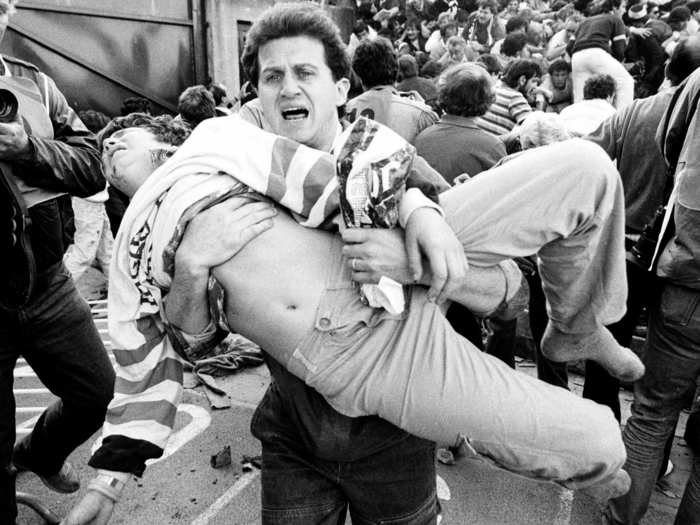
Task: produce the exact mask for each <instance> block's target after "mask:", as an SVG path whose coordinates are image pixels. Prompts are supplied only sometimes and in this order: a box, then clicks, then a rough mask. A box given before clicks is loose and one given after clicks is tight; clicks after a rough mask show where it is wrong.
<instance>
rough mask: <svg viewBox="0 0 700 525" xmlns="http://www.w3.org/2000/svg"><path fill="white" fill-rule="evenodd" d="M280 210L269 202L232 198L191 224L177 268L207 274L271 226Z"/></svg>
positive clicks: (188, 227) (177, 260) (178, 257)
mask: <svg viewBox="0 0 700 525" xmlns="http://www.w3.org/2000/svg"><path fill="white" fill-rule="evenodd" d="M276 213H277V210H275V208H274V207H273V206H272V204H270V203H268V202H252V203H251V202H249V201H248V200H246V199H241V198H231V199H228V200H226V201H224V202H222V203H220V204H217V205H216V206H212V207H211V208H209V209H207V210H204V211H203V212H201V213H200V214H198V215H197V216H196V217H195V218H194V219H192V220H191V221H190V223H189V224H188V226H187V230H186V231H185V235H184V237H183V238H182V242H181V243H180V246H179V248H178V250H177V254H176V262H175V265H176V266H178V265H179V264H186V265H188V266H189V267H190V268H195V269H200V270H202V271H203V272H206V273H208V272H209V270H210V269H211V268H214V267H216V266H219V265H220V264H223V263H225V262H226V261H228V260H229V259H230V258H231V257H233V256H234V255H236V254H237V253H238V252H239V251H240V250H241V249H242V248H243V247H244V246H245V245H246V244H248V243H249V242H250V241H251V240H253V239H254V238H255V237H257V236H258V235H260V234H261V233H263V232H264V231H266V230H269V229H270V228H271V227H272V218H273V217H274V216H275V215H276Z"/></svg>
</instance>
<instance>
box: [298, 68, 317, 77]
mask: <svg viewBox="0 0 700 525" xmlns="http://www.w3.org/2000/svg"><path fill="white" fill-rule="evenodd" d="M312 76H314V72H313V71H308V70H302V71H300V72H299V78H302V79H309V78H311V77H312Z"/></svg>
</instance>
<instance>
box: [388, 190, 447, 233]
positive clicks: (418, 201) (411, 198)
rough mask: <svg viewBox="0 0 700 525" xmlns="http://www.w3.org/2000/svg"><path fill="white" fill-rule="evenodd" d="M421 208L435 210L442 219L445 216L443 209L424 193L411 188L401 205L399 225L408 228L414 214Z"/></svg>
mask: <svg viewBox="0 0 700 525" xmlns="http://www.w3.org/2000/svg"><path fill="white" fill-rule="evenodd" d="M421 208H429V209H433V210H435V211H436V212H437V213H439V214H440V216H442V217H444V215H445V214H444V213H443V211H442V208H441V207H440V206H439V205H438V204H437V203H435V202H433V201H431V200H430V199H429V198H428V197H426V196H425V195H424V194H423V192H422V191H420V190H419V189H418V188H409V189H407V190H406V193H405V194H404V196H403V197H402V199H401V203H400V204H399V224H400V225H401V227H402V228H406V225H407V224H408V221H409V219H410V218H411V215H412V214H413V212H414V211H416V210H418V209H421Z"/></svg>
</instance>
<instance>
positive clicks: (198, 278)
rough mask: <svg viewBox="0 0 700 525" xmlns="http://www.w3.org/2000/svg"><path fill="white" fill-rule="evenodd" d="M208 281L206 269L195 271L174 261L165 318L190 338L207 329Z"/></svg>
mask: <svg viewBox="0 0 700 525" xmlns="http://www.w3.org/2000/svg"><path fill="white" fill-rule="evenodd" d="M208 281H209V269H208V268H204V269H202V268H196V267H193V266H192V265H190V264H188V263H186V262H184V261H178V260H177V259H176V262H175V275H174V276H173V281H172V283H171V286H170V292H169V293H168V297H167V299H166V301H165V315H166V316H167V318H168V322H169V323H170V324H173V325H175V326H177V327H178V328H179V329H180V330H182V331H183V332H186V333H189V334H198V333H200V332H202V331H203V330H204V329H205V328H206V327H207V325H208V324H209V320H210V316H209V307H208V304H209V303H208V300H207V283H208Z"/></svg>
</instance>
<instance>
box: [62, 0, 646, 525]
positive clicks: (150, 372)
mask: <svg viewBox="0 0 700 525" xmlns="http://www.w3.org/2000/svg"><path fill="white" fill-rule="evenodd" d="M324 27H325V28H326V30H325V31H324V30H322V28H324ZM329 28H330V29H329ZM319 35H322V36H319ZM328 35H330V36H328ZM244 63H245V64H246V66H247V68H248V70H249V72H250V73H251V78H252V79H253V80H254V82H256V83H257V85H258V93H259V97H260V102H261V105H262V108H263V113H264V115H265V118H266V120H267V121H268V123H269V126H270V128H271V130H273V131H274V132H275V133H277V134H279V135H282V136H284V137H288V139H292V140H293V141H298V142H300V143H302V144H304V145H306V146H309V148H306V147H304V146H300V145H299V144H296V143H294V142H293V141H292V140H287V139H283V138H281V137H275V136H272V135H269V134H267V133H266V132H264V131H262V130H260V129H258V128H255V127H252V126H249V125H247V124H245V123H243V122H241V121H240V119H238V118H237V117H230V118H229V117H226V118H219V119H213V120H210V121H207V122H205V123H203V124H202V125H200V126H199V127H198V128H197V130H195V132H194V133H193V135H192V137H191V138H190V139H189V140H188V141H187V142H186V143H185V144H184V145H183V146H181V147H180V149H179V150H178V152H177V153H175V155H174V156H173V157H172V158H171V159H170V160H169V161H168V162H167V163H166V164H165V165H164V166H163V167H162V168H160V169H159V170H158V171H157V172H156V173H155V174H154V175H153V176H152V177H150V178H147V176H146V177H142V180H141V182H142V181H143V180H145V183H143V186H142V187H141V188H140V189H139V191H138V192H137V193H136V194H135V195H134V197H133V200H132V204H131V206H130V208H129V210H128V211H127V214H126V216H125V223H124V225H123V226H122V230H121V232H120V235H119V236H118V242H117V245H118V249H119V250H120V252H119V254H118V256H117V257H116V258H115V263H114V265H113V272H112V274H113V275H114V276H115V278H114V280H113V282H112V283H111V285H110V332H111V334H112V337H113V340H114V342H115V348H119V350H115V355H116V356H117V361H118V363H119V365H120V367H119V370H118V373H117V376H118V380H117V385H116V387H115V388H116V390H117V392H116V393H115V399H114V401H113V403H112V405H111V406H110V413H109V414H108V417H107V423H106V424H105V430H104V436H103V442H102V446H101V447H100V448H99V449H98V450H97V452H96V453H95V455H94V456H93V458H92V460H91V465H92V466H94V467H96V468H98V469H100V475H99V477H98V478H97V479H98V480H99V481H96V482H95V483H94V484H92V485H91V488H92V489H93V490H91V491H90V492H89V493H88V495H87V496H86V498H84V500H83V501H82V502H81V503H80V504H79V505H78V507H77V508H76V509H75V512H76V513H78V514H80V513H82V514H81V515H88V514H90V512H94V514H92V516H94V515H99V516H103V517H104V521H96V523H104V522H106V519H108V515H109V512H106V511H105V509H106V508H110V505H111V504H110V503H109V502H110V501H114V500H115V499H116V498H117V497H118V489H117V488H115V487H121V486H123V483H124V481H125V480H126V479H128V477H129V474H130V473H136V474H141V473H142V472H143V468H144V465H143V463H144V461H145V460H146V459H149V458H153V457H158V456H160V455H161V454H162V452H163V448H164V447H165V444H166V442H167V439H168V436H169V434H170V432H171V429H172V428H171V427H172V421H173V418H174V413H175V410H176V406H177V403H178V402H179V399H180V395H181V385H180V380H181V376H182V363H183V361H184V360H186V359H188V358H191V357H192V355H191V354H190V355H188V354H179V353H177V352H176V351H175V350H174V349H173V346H172V345H171V344H169V342H168V339H167V338H163V337H162V333H163V329H164V325H166V326H168V325H169V326H170V332H173V333H177V332H178V330H174V328H173V327H177V328H179V331H181V332H184V333H189V334H199V335H198V336H197V337H196V338H195V339H196V341H197V342H196V343H194V344H193V345H192V348H193V349H200V348H201V347H202V346H203V345H201V344H199V342H201V341H203V340H206V339H207V338H214V337H215V335H214V332H215V330H216V328H215V327H216V325H222V324H226V325H227V326H228V327H230V328H231V329H232V330H234V331H236V332H238V333H241V334H242V335H244V336H246V337H248V338H250V339H251V340H253V341H255V342H256V343H258V344H259V345H260V346H261V347H262V348H264V349H265V350H266V351H267V352H269V353H270V354H271V355H272V356H273V357H274V358H275V359H276V360H277V361H279V362H280V363H282V364H283V365H285V366H286V367H287V368H288V369H289V370H290V371H291V372H292V373H294V374H295V375H297V376H298V377H300V378H301V379H303V380H304V381H305V382H306V383H307V384H308V385H310V386H312V387H313V388H315V389H316V390H317V391H318V392H320V393H321V394H322V395H324V397H325V398H326V399H327V400H328V401H329V403H330V404H331V405H332V406H333V407H334V408H335V409H336V410H338V411H339V412H341V413H344V414H347V415H351V416H359V415H366V414H376V415H379V416H380V417H382V418H384V419H386V420H388V421H390V422H392V423H394V424H396V425H397V426H399V427H401V428H403V429H405V430H407V431H409V432H411V433H413V434H415V435H417V436H420V437H423V438H426V439H430V440H434V441H437V442H439V443H447V444H453V443H456V442H458V441H460V439H461V436H466V438H467V439H468V442H469V444H470V445H471V446H472V447H473V449H474V450H475V451H476V452H477V453H479V454H481V455H483V456H486V457H488V458H491V459H492V460H494V461H495V462H496V463H497V464H499V465H501V466H502V467H504V468H506V469H508V470H511V471H513V472H517V473H520V474H524V475H528V476H532V477H538V478H542V479H549V480H552V481H555V482H558V483H560V484H562V485H564V486H567V487H570V488H574V489H576V488H588V489H591V492H593V493H595V490H596V489H601V491H602V494H603V495H604V496H610V495H615V494H616V493H619V492H624V490H625V489H626V485H625V481H626V480H627V478H626V475H625V474H624V473H623V472H621V471H620V466H621V465H622V464H623V462H624V459H625V452H624V447H623V446H622V442H621V439H620V433H619V428H618V425H617V422H616V420H615V419H614V417H613V415H612V413H611V412H610V410H609V409H608V408H606V407H602V406H599V405H596V404H595V403H593V402H591V401H588V400H585V399H581V398H579V397H577V396H575V395H573V394H571V393H569V392H566V391H564V390H562V389H558V388H555V387H551V386H549V385H546V384H544V383H542V382H539V381H537V380H536V379H534V378H531V377H529V376H526V375H524V374H520V373H517V372H514V371H513V370H511V369H510V368H508V367H507V366H505V365H504V364H503V363H501V362H499V361H498V360H496V359H494V358H492V357H490V356H488V355H485V354H483V353H481V352H479V351H478V350H477V349H476V348H474V347H473V346H472V345H471V344H470V343H468V342H467V341H466V340H464V339H462V338H461V337H460V336H458V335H457V334H456V333H455V332H454V331H453V330H452V329H451V328H450V326H449V324H448V323H447V321H446V320H445V318H444V316H443V313H442V310H441V309H440V306H439V302H440V298H441V297H442V296H444V297H446V298H447V299H450V300H454V301H458V302H460V303H462V304H464V305H465V306H467V307H469V308H470V309H472V310H474V311H476V312H478V313H487V312H489V311H492V310H494V309H496V308H497V307H498V306H499V305H500V304H501V303H502V302H503V301H504V300H507V299H508V298H510V297H511V296H512V295H513V289H514V288H516V287H517V283H510V285H507V283H508V279H507V278H504V276H508V275H509V271H508V270H507V268H509V266H508V265H507V264H503V262H504V261H505V260H507V259H509V258H511V257H515V256H525V255H529V254H532V253H537V254H538V257H539V261H540V271H541V274H542V277H543V283H544V289H545V293H546V295H547V299H548V310H549V314H550V319H551V323H550V327H549V329H548V333H547V335H546V340H545V341H544V342H543V347H544V348H545V351H547V352H548V354H549V356H550V357H552V358H555V359H558V360H562V361H563V360H568V359H573V358H591V359H595V360H597V361H598V362H600V363H602V364H603V365H604V366H606V367H607V368H608V369H609V370H610V371H611V372H613V373H614V374H616V375H618V376H623V377H629V378H631V379H635V378H637V377H639V376H640V375H641V374H642V373H643V367H642V366H641V363H639V362H638V360H636V358H635V357H634V355H633V354H631V352H629V350H627V349H623V348H621V347H619V346H617V345H616V344H615V342H614V340H613V339H612V337H611V336H610V334H609V333H607V331H605V329H604V328H603V326H604V325H605V324H609V323H611V322H613V321H615V320H617V319H619V318H620V317H621V316H622V314H623V312H624V303H625V296H626V289H625V279H624V273H623V272H624V250H623V230H624V224H623V221H624V219H623V215H624V207H623V202H622V191H621V185H620V181H619V176H618V174H617V172H616V171H615V168H614V166H613V165H612V163H611V162H610V161H609V159H608V158H607V156H606V155H605V154H604V152H603V151H602V150H600V149H599V148H597V147H596V146H594V145H592V144H589V143H586V142H584V141H580V140H572V141H567V142H564V143H559V144H556V145H553V146H549V147H546V148H542V149H538V150H534V151H532V152H526V153H524V154H522V155H520V156H518V157H516V158H514V159H513V160H511V161H510V162H508V163H506V164H504V165H503V166H501V167H499V168H496V169H494V170H492V171H491V173H490V174H489V176H488V177H479V178H476V179H473V180H471V181H469V182H467V183H466V184H463V185H461V186H458V187H455V188H452V189H450V190H448V191H446V192H444V193H442V194H441V195H440V205H441V207H442V209H443V210H444V217H445V221H446V224H445V222H444V221H443V220H442V217H441V214H440V212H439V211H440V210H436V209H435V207H434V205H430V204H429V203H426V202H424V201H421V199H420V198H419V197H418V198H416V197H410V198H409V193H410V190H409V192H407V193H406V195H405V196H404V198H403V199H402V200H401V207H402V214H403V215H404V219H405V220H403V221H402V224H405V239H404V235H403V233H404V232H403V230H401V229H393V230H382V229H374V230H368V229H347V230H345V231H344V232H343V234H342V236H343V238H342V239H341V237H340V236H339V235H338V234H334V233H330V232H328V231H324V230H320V229H315V228H313V227H315V226H320V225H327V224H328V223H329V222H331V221H330V219H331V218H332V217H333V216H335V215H336V214H337V211H338V201H339V198H338V196H337V194H338V183H337V180H336V178H335V169H334V168H335V164H336V162H337V163H338V164H339V165H341V166H342V163H343V160H345V159H346V158H350V161H351V162H352V161H353V155H352V152H351V151H349V152H348V151H346V148H345V147H344V146H345V145H347V144H348V141H349V140H350V139H349V137H351V136H352V131H353V129H354V128H349V129H348V130H345V132H343V130H342V126H341V124H340V122H339V120H338V117H337V113H336V108H337V107H338V106H341V105H342V104H343V103H344V102H345V96H346V93H347V88H348V82H347V79H346V75H347V73H348V68H347V58H345V57H344V47H343V45H342V43H341V42H340V39H339V36H338V32H337V29H335V28H334V26H333V25H332V22H330V21H329V19H327V18H326V17H325V15H323V13H322V11H320V10H318V9H317V8H315V7H313V6H311V5H308V4H306V5H304V6H298V5H297V6H289V5H278V6H275V7H273V8H272V9H271V10H270V11H269V12H268V13H267V14H266V15H264V16H263V17H261V19H260V20H259V21H258V22H256V24H255V25H254V26H253V28H252V29H251V31H250V33H249V37H248V42H247V47H246V52H245V53H244ZM366 122H369V124H366V125H367V127H368V129H369V130H370V133H369V138H367V137H366V138H367V141H368V142H369V143H370V144H369V146H368V147H367V150H366V151H367V152H371V151H373V147H374V146H373V145H375V143H376V146H377V148H379V149H381V148H382V144H387V145H389V146H390V147H387V148H386V149H387V151H386V155H385V156H386V157H389V156H391V155H392V154H393V153H394V152H395V151H397V148H396V147H395V146H396V145H397V144H398V143H396V142H394V140H395V138H394V137H393V136H392V135H391V133H390V132H388V131H387V130H386V129H385V128H382V127H380V126H378V125H376V124H373V123H371V121H366ZM384 141H385V142H384ZM103 146H104V152H105V153H104V156H103V160H104V162H105V172H106V174H107V176H108V178H109V177H110V170H111V167H110V162H111V163H112V164H113V165H116V162H115V159H116V158H117V156H118V155H117V153H116V152H115V150H117V147H116V146H114V145H110V144H109V143H108V141H105V143H104V145H103ZM166 146H167V145H166ZM310 148H314V149H310ZM375 149H376V148H375ZM330 150H333V151H334V154H335V156H336V158H335V159H334V158H333V157H331V156H330V155H328V154H326V153H324V152H326V151H330ZM375 153H376V151H375ZM342 155H347V157H345V158H341V156H342ZM355 160H357V159H355ZM375 160H377V159H375ZM421 171H424V172H425V173H423V175H424V178H426V176H430V175H431V174H430V173H429V169H428V168H427V167H426V165H425V163H424V162H420V159H416V160H415V161H414V163H413V172H421ZM222 172H223V174H222ZM418 174H419V175H420V173H418ZM114 176H115V175H114V174H112V177H114ZM409 179H410V177H409ZM222 181H223V182H222ZM261 181H262V182H261ZM319 181H320V183H319ZM295 184H296V185H297V188H299V187H301V188H302V190H301V191H298V190H297V191H296V192H295V189H294V188H295ZM138 185H139V184H135V185H134V186H136V187H137V186H138ZM414 189H415V188H414ZM252 190H254V191H252ZM307 192H308V193H307ZM260 194H265V195H266V196H268V197H271V198H272V199H273V200H276V201H278V202H279V203H281V204H282V205H283V207H278V208H277V209H278V213H277V214H276V215H275V216H274V218H273V219H272V221H271V224H268V223H267V221H269V213H270V212H269V211H268V212H265V211H264V208H265V206H264V205H260V204H259V203H255V204H246V206H256V207H257V208H256V209H255V212H254V213H256V214H258V215H257V216H258V217H262V218H261V219H260V220H259V221H254V222H257V224H262V225H263V226H262V227H261V228H260V229H264V228H266V227H269V229H267V230H266V231H264V232H263V233H260V234H259V235H258V236H257V237H255V238H254V239H253V240H252V241H250V242H249V243H248V244H247V245H245V246H243V247H242V246H241V245H242V244H244V243H243V242H241V243H234V242H226V240H225V237H226V235H227V233H229V232H227V231H217V230H218V225H219V224H221V222H220V221H218V220H217V213H226V208H227V207H228V208H229V209H233V208H235V206H236V205H237V204H236V203H238V204H241V205H242V203H244V202H249V201H250V200H258V201H259V200H261V199H263V200H264V198H263V197H261V196H260ZM308 194H312V195H313V198H310V199H309V198H307V197H308ZM413 195H415V192H414V193H413ZM231 196H235V198H230V199H228V200H225V199H227V198H228V197H231ZM221 201H224V202H222V203H220V202H221ZM411 202H413V203H414V204H415V203H418V205H414V206H413V209H412V210H411V205H410V204H411ZM219 203H220V204H219ZM423 204H426V205H423ZM285 208H286V209H285ZM200 212H201V213H200ZM290 212H291V213H290ZM265 213H268V215H265ZM261 214H262V215H261ZM193 217H195V218H194V219H193ZM190 220H191V223H190V226H187V224H188V222H189V221H190ZM260 221H262V222H260ZM448 225H449V227H448ZM309 226H312V227H309ZM452 232H454V233H452ZM255 233H258V232H257V231H256V232H255ZM455 235H456V239H455ZM242 238H243V237H241V239H242ZM343 241H345V245H344V244H343ZM178 246H179V249H178ZM421 252H422V253H423V254H424V255H425V257H426V259H427V261H428V263H429V264H424V265H423V266H424V268H423V270H424V271H421V269H417V267H418V266H419V265H418V261H419V259H420V257H419V256H417V255H416V254H420V253H421ZM465 253H466V255H467V257H468V258H469V262H470V266H469V267H468V269H467V267H466V262H465V261H464V254H465ZM409 261H410V263H409ZM210 271H211V274H212V276H213V277H214V278H215V280H216V281H217V282H218V283H219V284H220V285H221V288H222V289H223V291H224V294H223V296H221V297H220V298H219V300H218V301H212V300H211V297H209V308H207V297H208V294H207V283H208V281H209V277H210ZM378 275H380V276H383V277H387V278H390V279H393V280H394V281H396V282H398V283H401V284H403V285H404V287H403V289H404V291H405V297H406V305H405V307H404V308H403V310H401V311H398V312H397V313H389V311H388V310H387V309H384V308H372V307H370V306H367V305H366V304H365V302H363V300H362V299H361V296H360V293H359V291H358V289H357V286H356V284H355V283H354V282H353V279H355V280H357V281H360V282H374V283H376V282H377V280H378V279H377V276H378ZM443 275H446V276H447V280H446V283H444V281H445V279H444V278H442V277H441V276H443ZM434 276H436V277H435V278H434ZM417 280H419V282H420V283H423V284H424V285H431V289H430V290H428V289H427V288H426V286H423V285H421V284H414V283H415V282H416V281H417ZM443 284H444V286H443ZM168 290H169V293H168V295H167V299H166V300H165V304H164V305H163V301H162V300H161V291H163V292H167V291H168ZM210 312H213V313H214V316H213V317H211V316H210V315H211V314H210ZM220 314H223V315H220ZM120 388H121V389H122V390H120ZM146 407H148V409H149V410H148V413H144V412H145V411H144V408H146ZM611 487H612V488H611ZM76 515H77V514H76ZM69 518H70V516H69ZM69 522H70V523H90V521H89V520H88V521H69Z"/></svg>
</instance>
